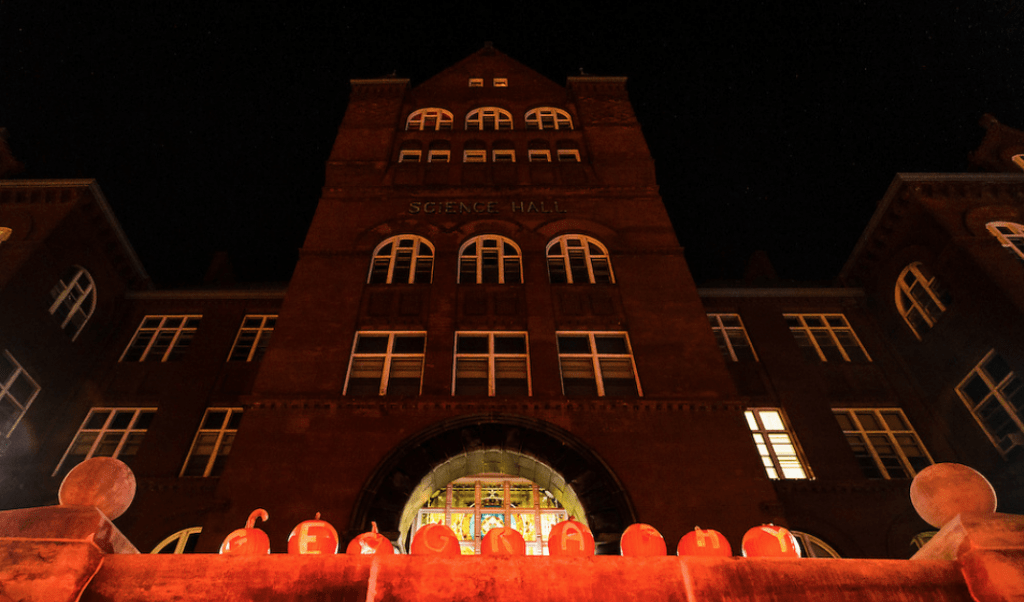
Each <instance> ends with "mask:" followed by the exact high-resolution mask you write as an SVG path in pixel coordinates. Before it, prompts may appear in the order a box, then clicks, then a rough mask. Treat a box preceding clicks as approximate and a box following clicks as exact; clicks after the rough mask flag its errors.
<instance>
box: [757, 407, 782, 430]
mask: <svg viewBox="0 0 1024 602" xmlns="http://www.w3.org/2000/svg"><path fill="white" fill-rule="evenodd" d="M757 415H758V418H760V419H761V424H763V425H764V428H765V429H766V430H769V431H784V430H786V425H785V424H784V423H783V422H782V414H780V413H779V412H777V411H775V410H758V412H757Z"/></svg>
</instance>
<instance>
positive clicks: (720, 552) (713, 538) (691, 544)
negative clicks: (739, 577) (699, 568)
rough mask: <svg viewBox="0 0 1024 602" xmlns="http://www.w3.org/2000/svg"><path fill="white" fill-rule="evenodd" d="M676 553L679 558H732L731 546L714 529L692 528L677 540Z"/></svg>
mask: <svg viewBox="0 0 1024 602" xmlns="http://www.w3.org/2000/svg"><path fill="white" fill-rule="evenodd" d="M676 553H677V554H679V555H680V556H724V557H725V558H730V557H731V556H732V546H730V545H729V540H727V539H726V538H725V536H724V535H722V534H721V533H719V532H718V531H715V530H714V529H701V528H700V527H696V528H694V530H693V531H690V532H689V533H687V534H686V535H683V537H682V539H680V540H679V545H678V546H676Z"/></svg>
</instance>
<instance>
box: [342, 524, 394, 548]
mask: <svg viewBox="0 0 1024 602" xmlns="http://www.w3.org/2000/svg"><path fill="white" fill-rule="evenodd" d="M345 553H346V554H357V555H359V554H362V555H366V554H394V553H395V548H394V547H393V546H392V545H391V540H390V539H388V538H387V537H384V536H383V535H381V534H380V533H378V532H377V523H375V522H371V523H370V531H368V532H366V533H363V534H361V535H358V536H356V537H355V539H353V540H352V541H350V542H348V547H347V548H345Z"/></svg>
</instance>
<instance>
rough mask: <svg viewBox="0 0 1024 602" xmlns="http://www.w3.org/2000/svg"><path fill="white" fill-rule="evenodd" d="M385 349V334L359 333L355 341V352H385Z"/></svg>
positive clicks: (386, 341) (386, 343)
mask: <svg viewBox="0 0 1024 602" xmlns="http://www.w3.org/2000/svg"><path fill="white" fill-rule="evenodd" d="M387 350H388V337H387V335H365V334H361V335H359V339H358V340H357V341H356V353H386V352H387Z"/></svg>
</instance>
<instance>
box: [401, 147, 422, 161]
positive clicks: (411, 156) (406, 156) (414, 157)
mask: <svg viewBox="0 0 1024 602" xmlns="http://www.w3.org/2000/svg"><path fill="white" fill-rule="evenodd" d="M422 155H423V151H418V150H404V151H401V152H399V153H398V162H399V163H419V162H420V157H421V156H422Z"/></svg>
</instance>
